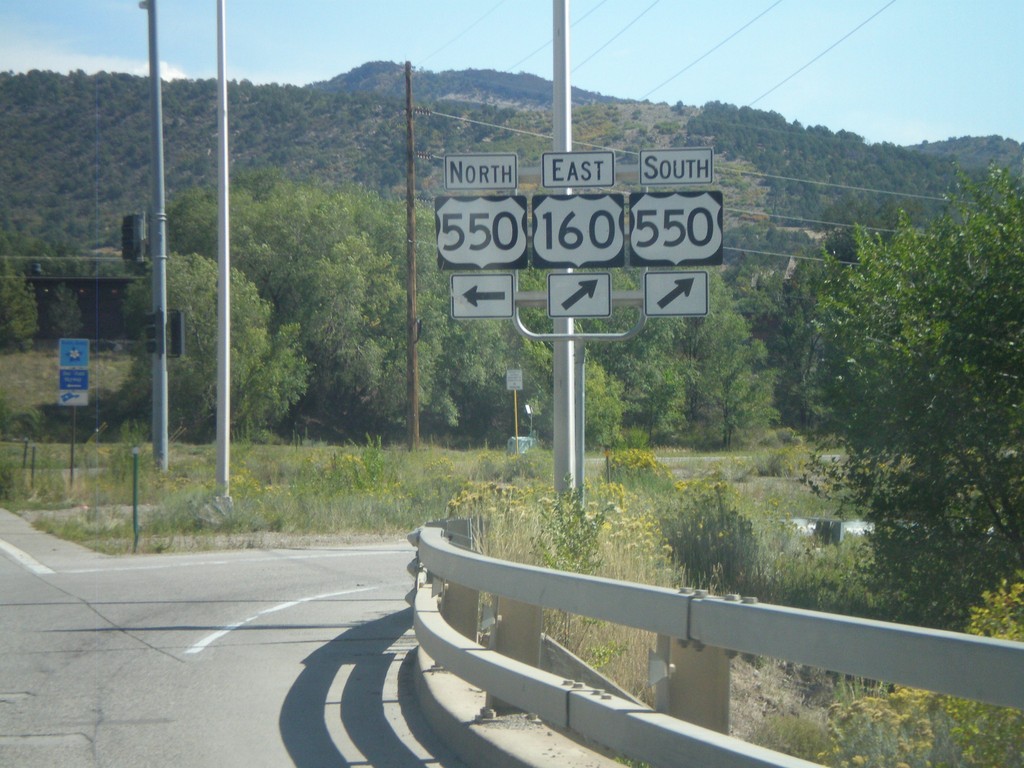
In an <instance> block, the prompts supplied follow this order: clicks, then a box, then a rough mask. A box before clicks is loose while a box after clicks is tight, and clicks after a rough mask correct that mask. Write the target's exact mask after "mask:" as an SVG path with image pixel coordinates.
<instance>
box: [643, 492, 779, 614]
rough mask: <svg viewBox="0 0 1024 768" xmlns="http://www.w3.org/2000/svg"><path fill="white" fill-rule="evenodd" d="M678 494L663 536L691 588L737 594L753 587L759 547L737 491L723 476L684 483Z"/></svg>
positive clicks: (666, 515)
mask: <svg viewBox="0 0 1024 768" xmlns="http://www.w3.org/2000/svg"><path fill="white" fill-rule="evenodd" d="M676 490H677V491H678V495H677V501H676V504H675V505H674V507H673V508H670V509H668V510H667V511H666V512H665V513H663V514H662V519H661V530H662V534H663V536H664V537H665V540H666V542H667V543H668V545H669V546H670V547H671V549H672V553H673V556H674V557H675V559H676V561H677V562H678V563H679V565H680V566H681V567H682V568H683V569H684V571H685V577H686V579H687V580H688V581H689V583H690V585H691V586H696V587H703V588H707V589H726V590H730V591H731V590H735V591H741V590H743V589H744V587H747V586H749V585H750V584H751V583H753V582H754V581H755V580H756V579H755V574H756V572H757V571H758V570H759V569H760V565H761V562H760V545H759V541H758V537H757V535H756V534H755V532H754V526H753V524H752V523H751V521H750V520H749V519H748V518H747V517H746V516H745V515H743V514H742V513H740V511H739V508H738V505H739V495H738V494H737V492H736V490H735V489H734V488H733V487H732V486H731V485H730V484H729V483H727V482H726V481H725V480H723V479H722V478H721V476H711V477H707V478H699V479H696V480H684V481H681V482H679V483H676ZM748 594H749V590H748Z"/></svg>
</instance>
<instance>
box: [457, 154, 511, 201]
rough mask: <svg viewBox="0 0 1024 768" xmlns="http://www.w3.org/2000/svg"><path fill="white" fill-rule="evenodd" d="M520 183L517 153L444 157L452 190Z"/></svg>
mask: <svg viewBox="0 0 1024 768" xmlns="http://www.w3.org/2000/svg"><path fill="white" fill-rule="evenodd" d="M518 186H519V158H518V156H517V155H516V154H515V153H511V152H509V153H505V152H493V153H486V154H469V155H445V156H444V188H445V189H446V190H448V191H449V192H462V191H469V190H485V189H515V188H516V187H518Z"/></svg>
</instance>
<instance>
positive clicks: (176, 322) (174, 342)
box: [167, 309, 185, 357]
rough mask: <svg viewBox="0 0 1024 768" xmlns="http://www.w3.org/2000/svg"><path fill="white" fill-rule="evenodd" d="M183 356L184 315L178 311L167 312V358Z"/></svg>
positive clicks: (170, 310)
mask: <svg viewBox="0 0 1024 768" xmlns="http://www.w3.org/2000/svg"><path fill="white" fill-rule="evenodd" d="M183 354H185V313H184V312H182V311H181V310H180V309H169V310H167V356H168V357H181V356H182V355H183Z"/></svg>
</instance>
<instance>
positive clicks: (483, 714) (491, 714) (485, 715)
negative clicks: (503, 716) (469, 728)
mask: <svg viewBox="0 0 1024 768" xmlns="http://www.w3.org/2000/svg"><path fill="white" fill-rule="evenodd" d="M497 716H498V713H497V712H495V711H494V710H493V709H492V708H491V707H482V708H481V709H480V714H478V715H477V716H476V719H477V722H479V723H482V722H486V721H488V720H494V719H495V718H497Z"/></svg>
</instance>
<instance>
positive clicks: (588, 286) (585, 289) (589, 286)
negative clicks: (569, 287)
mask: <svg viewBox="0 0 1024 768" xmlns="http://www.w3.org/2000/svg"><path fill="white" fill-rule="evenodd" d="M596 292H597V280H581V281H580V289H579V290H578V291H576V293H574V294H573V295H572V296H570V297H569V298H568V299H566V300H565V301H563V302H562V309H568V308H569V307H571V306H572V305H573V304H575V303H576V302H577V301H579V300H580V299H582V298H583V297H584V296H586V297H587V298H588V299H592V298H594V294H595V293H596Z"/></svg>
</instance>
